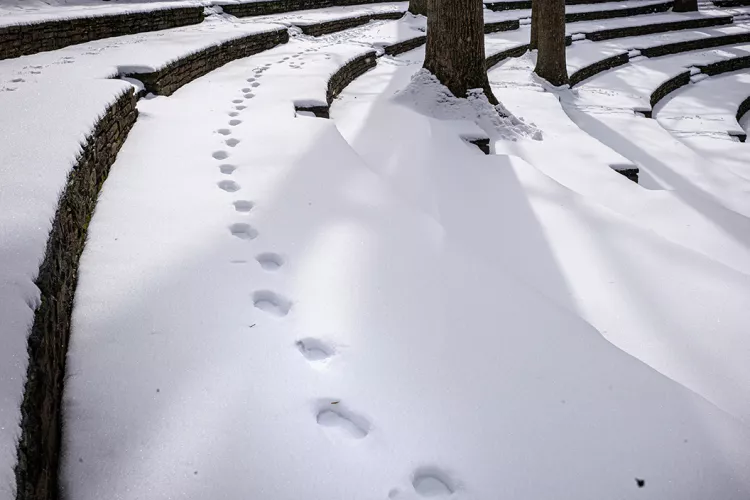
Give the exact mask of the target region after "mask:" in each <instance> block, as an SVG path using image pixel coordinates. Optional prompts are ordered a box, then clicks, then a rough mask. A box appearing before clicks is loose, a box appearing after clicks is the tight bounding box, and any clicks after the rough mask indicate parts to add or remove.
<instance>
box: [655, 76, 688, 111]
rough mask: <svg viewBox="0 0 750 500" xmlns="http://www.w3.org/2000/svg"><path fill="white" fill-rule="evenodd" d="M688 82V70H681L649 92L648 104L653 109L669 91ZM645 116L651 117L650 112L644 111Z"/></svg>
mask: <svg viewBox="0 0 750 500" xmlns="http://www.w3.org/2000/svg"><path fill="white" fill-rule="evenodd" d="M688 83H690V71H683V72H682V73H680V74H679V75H677V76H675V77H673V78H670V79H669V80H667V81H666V82H664V83H662V84H661V85H659V86H658V87H657V88H656V90H654V91H653V92H652V93H651V99H650V101H649V102H650V104H651V108H652V109H653V107H654V106H656V103H657V102H659V101H661V100H662V99H664V97H665V96H666V95H667V94H669V93H670V92H674V91H675V90H677V89H678V88H680V87H682V86H683V85H687V84H688ZM644 115H646V117H648V118H651V112H644Z"/></svg>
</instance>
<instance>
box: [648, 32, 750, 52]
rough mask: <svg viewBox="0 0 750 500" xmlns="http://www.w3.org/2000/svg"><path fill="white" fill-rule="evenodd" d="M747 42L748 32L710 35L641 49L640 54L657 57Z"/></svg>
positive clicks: (748, 39)
mask: <svg viewBox="0 0 750 500" xmlns="http://www.w3.org/2000/svg"><path fill="white" fill-rule="evenodd" d="M747 42H750V33H737V34H735V35H722V36H712V37H708V38H701V39H699V40H689V41H686V42H676V43H667V44H664V45H659V46H657V47H650V48H647V49H641V54H643V55H644V56H646V57H659V56H664V55H667V54H677V53H678V52H687V51H689V50H699V49H709V48H712V47H720V46H722V45H733V44H738V43H747Z"/></svg>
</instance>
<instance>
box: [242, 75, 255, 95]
mask: <svg viewBox="0 0 750 500" xmlns="http://www.w3.org/2000/svg"><path fill="white" fill-rule="evenodd" d="M253 80H255V78H253ZM250 90H251V89H250V87H245V88H243V89H242V91H243V92H250Z"/></svg>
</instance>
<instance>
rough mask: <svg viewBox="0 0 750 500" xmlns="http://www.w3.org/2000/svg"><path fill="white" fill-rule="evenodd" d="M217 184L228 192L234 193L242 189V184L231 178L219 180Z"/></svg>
mask: <svg viewBox="0 0 750 500" xmlns="http://www.w3.org/2000/svg"><path fill="white" fill-rule="evenodd" d="M217 185H218V186H219V187H220V188H221V189H223V190H224V191H226V192H227V193H234V192H235V191H239V190H240V185H239V184H237V183H236V182H234V181H230V180H223V181H219V182H218V183H217Z"/></svg>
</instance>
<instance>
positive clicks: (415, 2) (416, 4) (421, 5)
mask: <svg viewBox="0 0 750 500" xmlns="http://www.w3.org/2000/svg"><path fill="white" fill-rule="evenodd" d="M429 8H430V0H409V12H411V13H412V14H414V15H415V16H418V15H423V16H426V15H427V12H428V11H429Z"/></svg>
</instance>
